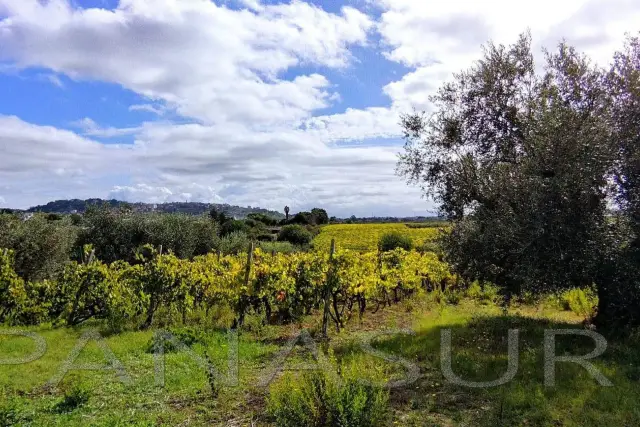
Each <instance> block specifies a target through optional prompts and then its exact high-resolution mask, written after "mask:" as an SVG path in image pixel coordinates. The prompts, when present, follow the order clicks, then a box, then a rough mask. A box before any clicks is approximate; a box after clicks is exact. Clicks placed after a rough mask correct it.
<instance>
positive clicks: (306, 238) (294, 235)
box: [278, 225, 313, 245]
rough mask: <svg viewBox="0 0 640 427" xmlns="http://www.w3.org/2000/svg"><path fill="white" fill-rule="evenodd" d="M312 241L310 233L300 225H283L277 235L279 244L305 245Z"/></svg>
mask: <svg viewBox="0 0 640 427" xmlns="http://www.w3.org/2000/svg"><path fill="white" fill-rule="evenodd" d="M312 239H313V236H311V233H309V231H307V229H306V228H304V227H302V226H300V225H285V226H284V227H282V229H281V230H280V233H279V234H278V241H279V242H289V243H292V244H294V245H307V244H309V243H311V240H312Z"/></svg>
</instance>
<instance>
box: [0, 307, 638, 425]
mask: <svg viewBox="0 0 640 427" xmlns="http://www.w3.org/2000/svg"><path fill="white" fill-rule="evenodd" d="M583 320H584V319H583V318H582V317H580V316H579V315H577V314H576V313H574V312H572V311H569V310H562V309H560V308H558V307H557V306H552V305H545V304H544V303H540V304H536V305H524V304H522V305H517V306H512V307H510V309H509V310H508V312H507V313H506V314H505V313H504V312H503V311H502V309H501V308H500V307H498V306H497V305H495V304H487V303H486V302H485V303H482V302H480V301H475V300H471V299H469V298H463V299H461V300H460V301H459V302H458V303H457V304H456V305H448V304H446V303H444V302H440V303H437V302H435V300H434V298H432V297H430V296H427V297H422V298H418V299H412V300H405V301H404V302H402V303H400V304H398V305H395V306H393V307H388V308H385V309H384V310H380V311H378V312H376V313H373V312H369V313H367V314H366V315H365V317H364V318H363V321H362V323H360V322H358V321H357V320H354V321H352V322H351V323H350V324H349V325H348V327H347V328H346V330H345V331H343V332H342V333H341V334H339V335H334V336H332V339H331V342H330V348H331V351H330V355H331V357H333V358H335V360H336V361H337V362H336V363H339V364H341V365H342V366H355V367H358V368H359V369H364V368H365V367H366V371H367V373H368V374H370V375H372V376H375V377H376V378H382V379H385V380H394V379H403V378H405V376H406V372H407V371H406V368H405V367H403V365H402V364H399V363H394V362H391V361H387V360H384V359H382V358H380V357H377V356H376V355H373V354H370V353H368V352H366V351H365V350H363V348H362V347H361V345H360V344H359V343H360V341H359V337H361V336H362V335H363V334H376V333H378V334H380V331H382V330H387V329H393V328H409V329H411V330H412V331H413V334H408V333H400V332H395V333H392V334H388V335H386V334H380V335H379V337H378V338H376V339H375V340H374V341H373V347H374V348H375V349H376V350H380V351H383V352H384V353H386V354H388V355H394V356H396V357H401V358H403V359H404V360H406V361H407V362H410V363H414V364H416V365H417V366H418V367H419V370H420V374H421V376H420V377H419V379H418V380H417V381H415V382H413V383H410V384H408V385H405V386H402V387H399V388H393V389H392V390H390V395H389V403H388V406H389V414H390V417H389V421H388V425H403V426H457V425H460V426H478V427H483V426H492V427H494V426H576V427H577V426H585V427H589V426H594V427H595V426H635V425H640V404H639V403H638V402H640V385H639V384H638V380H640V339H638V338H637V337H630V338H627V339H626V340H624V341H617V342H610V343H609V347H608V349H607V351H606V352H605V353H604V354H603V355H602V356H600V357H599V358H597V359H594V361H593V363H594V364H595V365H596V366H597V368H598V369H599V370H601V372H603V374H604V375H606V376H607V378H609V379H610V380H611V381H612V382H613V384H614V386H613V387H601V386H599V385H598V383H597V382H596V381H595V380H594V379H593V378H591V377H590V376H589V374H588V373H587V371H586V370H585V369H583V368H582V367H580V366H578V365H576V364H573V363H566V362H562V363H558V367H557V369H556V386H555V387H545V385H544V371H543V367H544V363H543V362H544V360H543V358H544V356H543V354H544V353H543V337H544V330H545V329H550V328H553V329H561V328H581V327H582V321H583ZM248 323H249V326H250V328H249V330H246V331H244V332H243V333H242V334H241V335H240V339H239V366H240V369H239V385H238V386H237V387H221V388H220V389H219V394H218V396H217V397H213V396H212V394H211V389H210V387H209V383H208V378H207V373H206V372H205V370H203V369H202V368H201V367H200V366H199V365H198V364H197V363H196V362H194V361H193V360H191V358H190V357H189V355H188V354H187V353H185V352H184V351H175V352H168V353H167V354H166V355H165V357H166V359H165V360H166V366H165V369H166V371H165V372H166V383H165V386H164V387H158V386H156V385H155V382H154V359H153V354H150V353H149V352H148V347H149V343H150V342H151V339H152V336H153V331H132V332H123V333H120V334H114V335H108V336H107V335H105V338H104V339H105V342H106V343H107V345H108V346H109V348H110V349H111V350H112V351H113V353H114V354H115V355H116V356H117V357H118V358H119V360H121V362H122V364H123V365H124V367H125V368H126V370H127V372H128V374H129V375H130V376H131V379H132V382H131V384H129V385H125V384H122V383H121V382H119V381H118V379H117V377H116V376H115V375H114V373H113V371H80V370H72V371H69V373H68V374H67V375H66V376H65V378H64V379H63V381H62V382H61V383H60V385H59V387H58V388H55V389H45V388H43V385H44V384H45V383H46V382H47V380H48V379H49V378H51V377H52V376H53V375H54V374H55V373H56V372H57V371H58V370H59V369H60V366H61V365H62V363H63V362H64V360H65V359H66V358H67V357H68V355H69V353H70V352H71V351H72V349H73V347H74V345H76V342H77V339H78V338H79V337H80V336H81V335H82V333H83V329H53V328H50V327H38V328H31V329H29V331H32V332H36V333H38V334H40V335H41V336H42V337H44V339H45V340H46V342H47V351H46V353H45V354H44V356H43V357H42V358H40V359H38V360H36V361H33V362H31V363H29V364H25V365H0V426H1V425H30V426H49V425H64V426H85V425H92V426H125V425H127V426H128V425H134V426H136V425H137V426H151V425H256V426H273V425H276V424H275V421H274V419H273V418H271V417H270V416H269V415H268V414H266V403H265V402H266V396H267V390H266V389H265V388H261V387H258V383H259V380H260V378H262V377H261V375H263V374H264V372H265V371H266V370H268V369H270V367H271V366H272V364H273V362H274V360H276V358H277V356H278V354H280V351H282V349H283V348H285V346H286V344H287V341H288V338H289V337H290V336H292V335H294V334H295V333H296V331H297V330H298V328H299V327H304V328H308V329H309V330H310V331H311V332H312V333H313V332H314V331H317V330H318V324H319V318H318V316H317V315H314V316H311V317H309V318H306V319H304V320H303V321H302V323H301V324H299V325H288V326H264V325H260V323H259V322H257V321H256V322H252V321H251V319H250V320H249V322H248ZM94 326H99V325H94ZM443 328H447V329H450V330H451V333H452V337H453V338H452V340H453V341H452V343H453V359H452V368H453V371H454V372H455V373H456V374H457V375H459V376H461V377H463V378H465V379H467V380H469V381H488V380H494V379H497V378H499V377H501V376H502V375H503V374H504V372H506V367H507V358H506V348H507V344H506V337H507V331H508V330H509V329H513V328H517V329H519V330H520V343H519V344H520V357H519V362H520V366H519V370H518V374H517V375H516V377H515V379H514V380H513V381H511V382H509V383H508V384H506V385H503V386H499V387H495V388H468V387H464V386H460V385H456V384H453V383H450V382H448V381H447V379H446V378H445V377H444V376H443V374H442V372H441V370H440V334H441V330H442V329H443ZM0 330H1V329H0ZM195 331H197V332H195ZM194 334H195V335H196V336H197V339H194V340H191V347H190V348H191V349H192V350H193V351H194V352H196V353H197V354H199V355H201V356H203V357H204V355H205V354H207V355H208V357H209V358H210V359H211V360H212V361H213V363H214V364H215V365H216V367H217V368H218V369H219V370H221V371H222V372H225V371H226V354H227V349H228V348H227V347H226V345H227V340H226V335H225V333H224V332H222V331H218V330H209V329H206V328H204V327H196V326H192V327H191V328H190V329H186V332H183V335H184V336H191V335H194ZM593 346H594V344H593V342H592V341H591V340H590V339H588V338H584V337H573V336H561V337H558V338H557V354H558V355H560V354H563V353H566V354H571V355H580V354H587V353H589V352H590V351H591V350H592V349H593ZM34 348H35V345H34V343H33V342H32V341H31V340H30V339H28V338H23V337H15V336H8V335H0V360H6V359H9V358H15V357H20V356H23V355H26V354H29V353H30V352H32V351H33V349H34ZM318 348H321V349H322V348H323V346H321V345H318ZM300 361H313V357H312V356H311V355H310V352H309V351H307V349H305V348H302V347H297V348H296V349H295V351H294V352H293V353H292V355H291V356H290V357H289V358H288V359H287V362H286V364H287V366H293V365H295V364H297V363H299V362H300ZM88 362H92V363H100V364H104V363H105V362H106V361H105V359H104V357H103V355H102V350H101V349H100V347H99V346H98V345H97V344H96V343H95V342H90V343H89V344H88V345H87V346H86V348H85V349H84V350H83V351H82V352H81V353H80V356H79V358H78V360H77V361H76V363H88ZM294 374H295V373H294Z"/></svg>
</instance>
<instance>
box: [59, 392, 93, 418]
mask: <svg viewBox="0 0 640 427" xmlns="http://www.w3.org/2000/svg"><path fill="white" fill-rule="evenodd" d="M87 402H89V392H88V391H86V390H83V389H81V388H74V389H73V390H71V391H70V392H68V393H66V394H65V395H64V398H63V399H62V401H60V402H58V403H57V404H56V405H55V406H54V408H53V411H54V412H56V413H58V414H64V413H67V412H71V411H73V410H75V409H77V408H79V407H80V406H82V405H85V404H86V403H87Z"/></svg>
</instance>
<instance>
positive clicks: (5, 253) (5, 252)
mask: <svg viewBox="0 0 640 427" xmlns="http://www.w3.org/2000/svg"><path fill="white" fill-rule="evenodd" d="M8 253H9V249H7V248H4V249H3V250H2V257H3V258H6V257H7V254H8Z"/></svg>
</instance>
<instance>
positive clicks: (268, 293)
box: [0, 246, 457, 330]
mask: <svg viewBox="0 0 640 427" xmlns="http://www.w3.org/2000/svg"><path fill="white" fill-rule="evenodd" d="M252 247H253V246H252ZM12 259H13V252H12V251H4V252H3V253H0V321H2V322H8V323H11V324H19V325H30V324H39V323H43V322H54V323H57V324H67V325H78V324H81V323H83V322H86V321H88V320H90V319H105V320H107V321H108V322H109V323H110V324H112V325H114V326H121V325H122V324H125V323H130V322H132V321H136V320H139V323H140V324H141V325H142V326H144V327H149V326H151V325H152V323H153V321H154V317H155V316H156V313H158V312H164V313H169V314H171V315H177V316H179V318H180V319H181V320H182V322H185V321H186V319H187V318H188V317H189V315H190V314H191V313H193V312H195V311H205V312H207V313H208V312H209V311H210V310H211V309H212V308H214V307H215V308H220V307H223V308H226V309H229V310H231V311H232V312H233V313H234V324H235V325H234V326H240V325H242V323H243V321H244V318H245V315H246V314H247V313H250V312H251V313H259V314H260V315H261V316H264V321H265V322H268V323H272V322H285V321H289V320H292V319H295V318H299V317H301V316H303V315H308V314H310V313H311V312H312V310H313V309H318V308H320V306H321V305H322V304H324V303H326V302H329V303H330V307H331V310H330V314H331V319H332V320H333V323H334V324H335V326H336V328H337V329H338V330H339V329H340V328H341V327H343V326H344V324H345V322H346V321H347V320H348V319H349V318H351V317H352V315H353V314H354V313H356V312H357V313H358V314H359V315H360V316H362V315H364V313H365V310H366V309H367V307H371V308H373V309H374V310H378V309H380V308H381V307H384V306H385V305H391V304H392V303H393V302H398V301H399V300H400V299H401V298H404V297H406V296H409V295H413V294H416V293H419V292H423V291H425V290H434V289H444V288H446V287H447V285H449V284H453V283H455V282H456V280H457V279H456V278H455V276H453V275H452V274H451V272H450V271H449V269H448V267H447V265H446V264H445V263H443V262H441V261H439V260H438V258H437V256H436V255H435V254H433V253H419V252H416V251H405V250H402V249H396V250H394V251H390V252H385V253H378V252H367V253H357V252H355V251H350V250H345V249H338V250H336V251H335V253H333V252H331V253H330V252H321V251H315V252H308V253H305V252H300V253H293V254H282V253H264V252H262V251H261V250H260V249H254V250H253V251H252V252H248V253H244V254H239V255H221V254H214V253H211V254H208V255H205V256H198V257H195V258H194V259H193V260H187V259H180V258H178V257H176V256H175V255H173V254H171V253H162V250H161V249H160V250H157V249H156V248H154V247H152V246H146V247H144V248H143V249H142V250H141V251H140V253H139V254H138V256H137V263H134V264H129V263H126V262H123V261H117V262H114V263H112V264H105V263H103V262H101V261H100V260H97V259H94V256H93V253H92V251H91V249H90V247H87V248H86V251H85V262H82V263H78V262H71V263H69V264H68V265H67V266H66V267H65V268H64V270H63V271H62V273H61V274H60V276H59V277H57V278H55V279H54V280H45V281H40V282H25V281H24V280H23V279H22V278H20V277H19V276H18V275H17V274H16V273H15V271H14V270H13V268H12V262H13V261H12Z"/></svg>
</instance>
